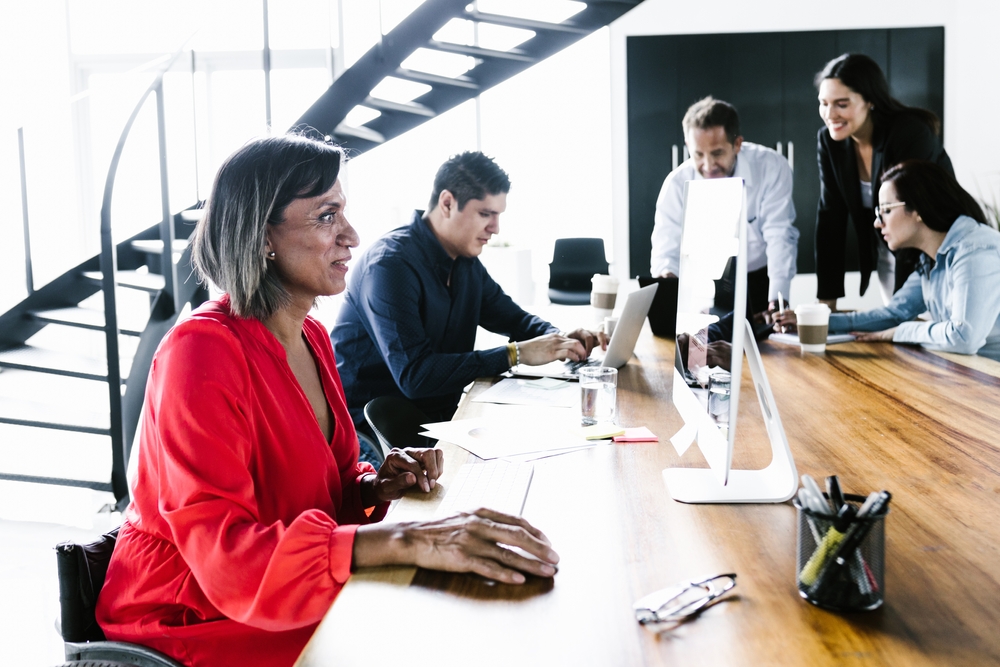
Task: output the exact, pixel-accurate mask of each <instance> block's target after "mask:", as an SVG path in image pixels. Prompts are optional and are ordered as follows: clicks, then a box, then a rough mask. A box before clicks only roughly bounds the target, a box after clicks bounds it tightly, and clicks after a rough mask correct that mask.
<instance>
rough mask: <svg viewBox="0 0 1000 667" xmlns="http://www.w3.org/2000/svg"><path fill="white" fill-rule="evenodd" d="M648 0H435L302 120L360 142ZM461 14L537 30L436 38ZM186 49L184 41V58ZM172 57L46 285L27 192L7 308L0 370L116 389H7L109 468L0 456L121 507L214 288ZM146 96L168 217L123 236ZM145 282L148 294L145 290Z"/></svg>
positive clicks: (433, 112) (20, 433)
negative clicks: (141, 448)
mask: <svg viewBox="0 0 1000 667" xmlns="http://www.w3.org/2000/svg"><path fill="white" fill-rule="evenodd" d="M641 2H642V0H591V1H589V2H586V3H585V6H583V5H581V6H582V7H583V8H582V9H581V11H579V12H578V13H577V14H575V15H573V16H572V17H570V18H568V19H566V20H564V21H561V22H558V23H555V22H545V21H538V20H531V19H526V18H518V17H515V16H507V15H501V14H487V13H482V12H479V11H477V10H476V9H475V8H474V6H473V5H469V3H468V0H427V1H426V2H424V3H422V4H421V5H420V6H419V7H417V8H416V9H415V10H414V11H413V12H412V13H411V14H410V15H409V16H408V17H407V18H406V19H404V20H403V21H402V22H401V23H399V24H398V25H397V26H396V27H395V28H394V29H393V30H391V31H390V32H389V33H388V34H386V35H384V36H383V37H382V39H381V41H380V42H378V43H377V44H376V45H375V46H373V47H372V48H371V49H370V50H369V51H368V52H367V53H366V54H365V55H364V56H362V57H361V59H360V60H358V61H357V62H356V63H355V64H354V65H353V66H352V67H351V68H349V69H348V70H346V71H345V72H343V74H341V76H339V77H338V78H337V79H336V80H335V81H334V83H333V84H332V85H331V86H330V88H329V89H328V90H327V91H326V92H325V93H324V94H323V95H321V96H320V97H319V99H317V100H316V102H315V103H314V104H313V105H312V106H311V107H310V108H309V109H308V110H307V111H306V112H305V113H304V114H303V115H302V117H301V118H300V119H299V121H298V123H296V127H303V126H308V127H312V128H315V129H317V130H319V131H320V132H322V133H324V134H327V135H329V136H331V137H332V138H333V140H334V141H336V142H337V143H340V144H342V145H344V146H346V147H347V148H348V149H349V150H350V152H351V154H352V155H357V154H359V153H362V152H364V151H367V150H370V149H372V148H375V147H377V146H379V145H381V144H383V143H385V142H386V141H389V140H390V139H392V138H394V137H396V136H399V135H400V134H403V133H404V132H406V131H408V130H410V129H412V128H414V127H417V126H418V125H420V124H422V123H424V122H426V121H427V120H429V119H431V118H434V117H436V116H438V115H440V114H442V113H444V112H446V111H448V110H449V109H451V108H453V107H455V106H458V105H459V104H461V103H463V102H465V101H467V100H470V99H472V98H474V97H476V96H478V95H479V94H480V93H481V92H483V91H485V90H487V89H489V88H491V87H493V86H495V85H497V84H498V83H500V82H502V81H505V80H507V79H509V78H510V77H512V76H515V75H516V74H518V73H519V72H521V71H524V70H525V69H527V68H529V67H531V66H532V65H534V64H535V63H537V62H539V61H541V60H543V59H545V58H547V57H548V56H550V55H552V54H554V53H556V52H558V51H560V50H562V49H564V48H566V47H567V46H569V45H570V44H572V43H574V42H576V41H578V40H580V39H582V38H583V37H585V36H587V35H589V34H590V33H592V32H594V31H595V30H597V29H599V28H601V27H603V26H605V25H607V24H608V23H610V22H611V21H613V20H615V19H616V18H618V17H619V16H621V15H622V14H624V13H626V12H627V11H629V10H630V9H632V8H633V7H635V6H636V5H638V4H640V3H641ZM455 18H458V19H465V20H468V21H471V22H473V24H475V25H482V24H489V25H493V26H502V27H507V28H516V29H519V30H522V31H530V34H531V35H530V36H528V37H527V38H526V39H525V41H523V42H522V43H520V44H518V45H517V46H515V47H513V48H510V49H507V50H491V49H487V48H482V47H480V46H477V45H469V44H456V43H451V42H445V41H439V40H436V39H435V38H434V36H435V34H436V33H438V31H439V30H440V29H441V28H442V27H443V26H445V24H447V23H448V22H449V21H451V20H452V19H455ZM524 34H525V35H528V34H529V33H528V32H525V33H524ZM421 49H426V50H430V51H432V52H437V53H445V54H451V55H459V56H463V57H466V58H472V59H474V60H473V61H472V62H474V65H473V66H472V67H471V68H469V69H468V70H467V71H465V72H464V73H462V74H460V75H457V76H443V75H441V74H436V73H432V72H427V71H420V70H418V69H415V68H408V67H404V66H403V65H404V61H406V59H407V58H408V57H409V56H411V55H412V54H413V53H414V52H416V51H418V50H421ZM266 52H267V46H266V44H265V57H264V59H263V60H264V63H265V72H266V71H267V70H266V68H267V66H268V65H267V63H268V62H269V58H268V57H267V53H266ZM183 55H184V54H183V53H182V52H178V53H177V54H175V56H174V58H175V59H176V58H179V57H182V56H183ZM171 62H172V61H171ZM170 64H171V63H167V64H166V65H165V66H164V67H163V70H162V71H161V72H160V74H159V75H158V76H156V78H155V80H154V81H153V83H152V84H151V85H150V86H149V88H148V89H147V90H146V91H145V93H144V94H143V95H142V97H141V99H140V100H139V101H138V103H137V104H136V106H135V109H134V111H133V112H132V115H131V117H130V118H129V120H128V122H127V123H126V126H125V128H124V130H123V131H122V134H121V138H120V140H119V142H118V145H117V147H116V149H115V152H114V156H113V158H112V161H111V166H110V168H109V171H108V175H107V179H106V182H105V188H104V198H103V203H102V208H101V220H100V226H101V252H100V253H99V254H98V255H95V256H94V257H91V258H89V259H87V260H86V261H84V262H83V263H81V264H79V265H78V266H75V267H72V268H70V269H69V270H67V271H66V272H65V273H63V274H62V275H60V276H59V277H58V278H56V279H55V280H53V281H51V282H49V283H48V284H47V285H45V286H43V287H41V288H38V289H32V286H31V279H30V260H31V258H30V242H29V234H28V224H27V212H26V210H27V209H26V206H27V204H26V200H25V246H26V266H27V267H28V273H29V280H28V284H29V295H28V296H27V298H25V299H24V300H23V301H22V302H20V303H18V304H17V305H15V306H14V307H13V308H11V309H10V310H8V311H7V312H5V313H3V314H0V370H2V373H0V376H3V375H6V376H7V378H6V379H13V380H17V381H23V382H24V383H25V384H26V385H27V384H33V385H35V386H37V385H39V384H41V386H42V387H43V390H42V392H41V393H42V394H43V395H44V393H45V391H44V383H45V382H48V381H51V382H57V381H59V380H60V379H66V378H71V379H73V381H75V382H78V383H81V384H79V385H78V386H79V389H78V391H79V392H80V393H81V394H86V395H88V396H91V397H92V396H94V395H97V394H101V395H103V396H106V397H107V400H106V402H104V401H103V400H102V401H100V402H101V403H102V405H103V407H102V409H99V410H94V411H86V410H80V409H78V407H77V406H75V405H67V404H66V402H65V401H50V402H46V401H44V400H38V397H37V396H35V397H34V398H33V399H31V400H28V399H24V398H21V397H18V396H10V395H7V396H0V438H15V437H16V438H17V442H16V443H15V446H16V448H35V447H44V446H45V443H46V441H51V440H52V438H53V437H54V438H56V439H58V440H59V441H60V442H61V443H62V444H65V443H66V442H67V441H70V442H71V441H72V439H73V438H74V437H81V436H85V437H87V438H90V439H91V440H90V441H91V442H92V441H93V440H92V439H93V437H94V436H97V437H99V438H101V439H102V442H104V443H105V444H104V445H102V446H106V447H108V448H110V452H111V456H110V470H109V471H102V472H99V473H97V474H90V475H89V476H88V475H79V477H82V478H79V479H78V478H75V477H74V476H73V475H51V476H49V475H44V474H23V473H18V472H13V471H10V470H4V467H6V466H5V465H4V463H3V462H2V461H0V480H10V481H17V482H29V483H40V484H53V485H62V486H74V487H84V488H91V489H96V490H100V491H109V492H111V493H113V494H114V497H115V499H116V501H117V504H118V506H119V507H123V506H124V504H125V503H127V501H128V486H127V483H126V480H125V471H126V468H127V463H128V456H129V451H130V449H131V444H132V440H133V438H134V436H135V431H136V426H137V423H138V419H139V414H140V411H141V409H142V400H143V395H144V393H145V385H146V376H147V374H148V372H149V367H150V363H151V361H152V356H153V353H154V352H155V350H156V347H157V345H158V344H159V342H160V340H161V339H162V337H163V335H164V334H165V333H166V332H167V331H168V330H169V329H170V327H171V326H173V325H174V323H175V322H176V321H177V319H178V317H180V316H181V314H182V313H183V312H184V311H185V309H186V308H190V307H194V306H197V305H198V304H199V303H201V302H202V301H204V300H205V299H206V298H207V293H206V291H205V289H204V288H203V287H202V286H200V285H198V283H197V281H196V280H195V279H194V277H193V275H192V269H191V263H190V247H189V245H188V238H189V237H190V234H191V232H192V231H193V229H194V224H195V223H196V222H197V220H198V218H199V215H200V211H199V206H200V203H199V202H192V206H191V207H190V208H189V209H188V210H184V211H171V210H170V205H169V201H170V197H169V186H168V183H167V177H166V174H167V147H168V145H169V142H168V140H167V136H166V123H165V121H164V111H163V109H164V105H163V94H164V87H163V74H164V72H166V71H167V69H169V67H170ZM386 78H397V79H402V80H404V81H409V82H416V83H420V84H423V85H424V86H425V90H426V92H424V93H423V94H421V95H420V96H418V97H416V98H414V99H412V100H411V101H407V102H398V101H391V100H386V99H380V98H379V97H377V96H376V95H373V90H375V89H376V87H377V86H378V85H379V83H380V82H382V81H383V80H385V79H386ZM147 103H155V104H156V109H157V132H158V145H159V168H160V197H161V210H162V218H161V219H160V220H159V221H157V222H156V224H153V225H152V226H150V227H149V228H148V229H145V230H144V231H142V232H140V233H138V234H136V235H134V236H133V237H131V238H128V239H125V240H123V241H119V242H117V243H116V242H114V240H113V239H114V236H113V225H112V222H113V221H112V199H113V193H114V186H115V180H116V176H117V172H118V165H119V161H120V158H121V155H122V151H123V149H124V147H125V145H126V142H127V141H128V139H129V136H130V132H131V130H132V126H133V124H134V121H135V119H136V117H137V116H138V114H139V112H140V110H141V109H142V108H143V107H144V105H146V104H147ZM358 106H362V107H367V108H369V109H373V110H375V111H377V112H379V115H378V116H377V117H376V118H374V119H372V120H370V121H368V122H366V123H362V124H358V125H350V124H348V123H346V122H345V119H346V118H347V117H348V114H349V113H350V112H351V111H352V110H353V109H354V108H355V107H358ZM22 164H23V153H22ZM23 173H24V172H23V169H22V175H23ZM24 191H25V188H24V184H23V183H22V192H24ZM166 248H170V252H166V251H165V249H166ZM136 294H139V295H144V296H140V298H139V299H136V298H135V295H136ZM130 295H131V296H130ZM50 327H58V328H60V329H61V335H60V336H57V337H46V336H45V335H44V334H45V330H46V329H47V328H50ZM93 332H99V334H98V335H100V334H103V344H102V345H100V346H99V347H101V348H102V349H101V350H100V351H99V353H98V351H97V350H95V349H94V346H93V345H90V346H89V348H88V346H87V345H79V344H74V342H73V338H74V336H76V335H79V336H81V337H82V336H84V335H89V336H94V335H95V334H94V333H93ZM51 340H58V341H60V342H59V343H58V344H56V345H53V344H51V342H46V341H51ZM81 350H82V351H81ZM36 393H37V392H36ZM5 425H9V426H15V427H19V428H18V429H16V431H8V432H6V436H5V435H4V433H5V431H4V430H3V429H4V426H5ZM12 433H14V434H16V435H12ZM43 434H47V436H48V437H43ZM8 444H10V443H9V442H8ZM43 457H44V455H43ZM105 458H106V457H105ZM88 477H89V478H88Z"/></svg>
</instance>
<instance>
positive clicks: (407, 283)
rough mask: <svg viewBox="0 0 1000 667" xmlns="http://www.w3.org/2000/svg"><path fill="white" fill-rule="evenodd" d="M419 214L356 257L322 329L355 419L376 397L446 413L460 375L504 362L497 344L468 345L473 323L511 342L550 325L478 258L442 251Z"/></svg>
mask: <svg viewBox="0 0 1000 667" xmlns="http://www.w3.org/2000/svg"><path fill="white" fill-rule="evenodd" d="M422 213H423V212H422V211H416V212H414V214H413V219H412V222H411V223H410V224H409V225H407V226H405V227H400V228H399V229H396V230H393V231H391V232H389V233H388V234H386V235H385V236H383V237H382V238H380V239H379V240H377V241H375V243H373V244H372V246H371V247H370V248H369V249H368V250H367V251H365V253H364V254H363V255H362V256H361V259H360V260H358V262H357V264H356V265H355V266H354V267H353V268H352V270H351V273H350V278H349V280H348V286H347V298H346V299H345V301H344V305H343V307H342V308H341V310H340V314H339V316H338V317H337V324H336V326H334V328H333V331H332V332H331V334H330V338H331V339H332V341H333V351H334V353H335V354H336V357H337V370H338V371H339V373H340V378H341V381H342V383H343V385H344V393H345V395H346V397H347V407H348V408H349V409H350V411H351V417H352V418H353V419H354V423H355V424H358V423H360V422H362V421H364V408H365V404H367V403H368V401H370V400H371V399H373V398H376V397H378V396H405V397H406V398H409V399H410V400H412V401H413V402H414V403H415V404H416V405H417V407H419V408H420V409H421V410H423V411H424V412H425V413H427V415H428V416H430V417H431V418H432V419H434V420H436V421H438V420H445V419H449V418H451V416H452V414H453V413H454V412H455V408H456V406H457V405H458V401H459V399H460V398H461V396H462V389H464V388H465V386H466V385H467V384H469V383H470V382H472V381H473V380H475V379H476V378H478V377H484V376H489V375H499V374H500V373H503V372H504V371H506V370H507V369H508V368H509V367H510V363H509V361H508V357H507V348H506V347H505V346H504V347H496V348H493V349H491V350H474V349H473V348H474V347H475V342H476V331H477V328H478V327H480V326H481V327H483V328H484V329H487V330H488V331H492V332H494V333H499V334H503V335H506V336H508V338H509V339H510V340H512V341H524V340H529V339H531V338H535V337H536V336H541V335H543V334H547V333H552V332H554V331H558V329H557V328H556V327H554V326H552V325H551V324H549V323H548V322H546V321H545V320H542V319H541V318H538V317H536V316H534V315H531V314H530V313H527V312H525V311H524V310H522V309H521V308H520V307H519V306H518V305H517V304H515V303H514V302H513V301H512V300H511V298H510V297H509V296H507V295H506V294H505V293H504V291H503V289H501V288H500V286H499V285H497V283H496V282H495V281H494V280H493V278H491V277H490V274H489V273H488V272H487V271H486V267H484V266H483V264H482V262H480V261H479V258H478V257H458V258H457V259H452V258H451V257H449V256H448V253H447V252H445V250H444V248H443V247H442V246H441V243H440V241H438V240H437V237H436V236H435V235H434V231H433V230H432V229H431V228H430V225H429V223H428V222H426V221H425V220H423V219H422Z"/></svg>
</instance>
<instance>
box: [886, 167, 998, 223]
mask: <svg viewBox="0 0 1000 667" xmlns="http://www.w3.org/2000/svg"><path fill="white" fill-rule="evenodd" d="M882 183H883V184H885V183H892V184H893V186H895V188H896V196H897V197H898V198H899V201H901V202H905V203H906V209H907V210H908V211H916V212H917V213H918V214H919V215H920V219H921V220H923V221H924V224H925V225H927V226H928V227H930V228H931V229H933V230H934V231H936V232H947V231H948V230H949V229H951V226H952V225H953V224H955V220H957V219H958V216H960V215H967V216H969V217H970V218H972V219H973V220H975V221H976V222H978V223H979V224H981V225H985V224H988V223H987V222H986V216H985V215H983V209H982V208H981V207H980V206H979V203H978V202H977V201H976V200H975V199H974V198H973V197H972V195H970V194H969V193H968V192H966V190H965V188H963V187H962V186H961V185H959V184H958V181H956V180H955V177H954V176H952V175H951V174H949V173H948V172H947V171H946V170H945V169H943V168H942V167H940V166H939V165H937V164H935V163H933V162H929V161H927V160H906V161H905V162H901V163H900V164H897V165H895V166H893V167H890V168H889V169H887V170H886V172H885V174H884V175H883V176H882Z"/></svg>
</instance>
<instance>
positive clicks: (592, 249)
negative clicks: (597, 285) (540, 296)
mask: <svg viewBox="0 0 1000 667" xmlns="http://www.w3.org/2000/svg"><path fill="white" fill-rule="evenodd" d="M608 269H609V265H608V260H607V257H606V256H605V254H604V239H598V238H574V239H556V245H555V251H554V252H553V253H552V263H551V264H549V287H550V288H551V289H556V290H567V291H573V292H588V293H589V292H590V279H591V278H592V277H593V276H594V274H595V273H603V274H607V273H608Z"/></svg>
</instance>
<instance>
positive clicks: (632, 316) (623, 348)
mask: <svg viewBox="0 0 1000 667" xmlns="http://www.w3.org/2000/svg"><path fill="white" fill-rule="evenodd" d="M657 287H659V285H658V284H656V283H654V284H652V285H649V286H647V287H643V288H642V289H639V290H636V291H635V292H632V293H630V294H629V295H628V298H627V299H626V300H625V308H624V309H623V310H622V314H621V317H619V318H618V324H617V326H615V331H614V333H613V334H611V342H609V343H608V349H607V352H603V351H602V350H601V348H599V347H597V348H594V349H593V350H592V351H591V353H590V358H589V359H585V360H584V361H553V362H551V363H548V364H543V365H541V366H527V365H525V364H519V365H517V366H514V367H513V368H511V369H510V374H511V375H513V376H515V377H534V378H537V377H551V378H561V379H563V380H576V379H578V373H579V371H580V369H581V368H583V367H584V366H610V367H612V368H621V367H622V366H624V365H625V364H627V363H628V360H629V359H631V358H632V352H633V351H634V350H635V342H636V341H637V340H639V332H640V331H642V325H643V322H645V321H646V315H647V314H648V313H649V307H650V306H651V305H652V304H653V297H654V296H656V288H657Z"/></svg>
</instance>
